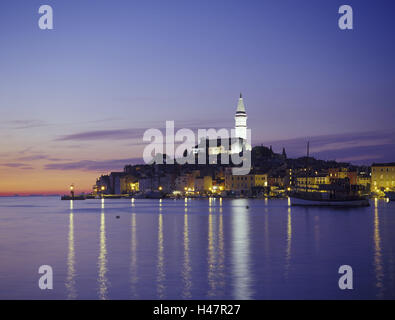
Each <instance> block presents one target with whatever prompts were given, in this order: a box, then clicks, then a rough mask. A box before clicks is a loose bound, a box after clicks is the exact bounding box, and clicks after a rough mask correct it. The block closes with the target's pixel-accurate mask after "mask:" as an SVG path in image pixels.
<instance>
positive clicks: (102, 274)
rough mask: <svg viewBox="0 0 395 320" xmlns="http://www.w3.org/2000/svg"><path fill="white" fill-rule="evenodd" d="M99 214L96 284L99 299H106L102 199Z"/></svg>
mask: <svg viewBox="0 0 395 320" xmlns="http://www.w3.org/2000/svg"><path fill="white" fill-rule="evenodd" d="M101 202H102V203H101V209H102V210H101V214H100V254H99V259H98V266H99V274H98V279H97V282H98V284H99V299H101V300H106V299H107V291H108V279H107V271H108V270H107V246H106V216H105V213H104V199H101Z"/></svg>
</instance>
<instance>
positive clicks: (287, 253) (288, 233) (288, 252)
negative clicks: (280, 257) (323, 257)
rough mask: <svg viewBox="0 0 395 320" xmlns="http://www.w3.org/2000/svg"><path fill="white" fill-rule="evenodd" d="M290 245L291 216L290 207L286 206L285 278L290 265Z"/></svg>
mask: <svg viewBox="0 0 395 320" xmlns="http://www.w3.org/2000/svg"><path fill="white" fill-rule="evenodd" d="M291 245H292V217H291V207H290V206H289V207H288V220H287V249H286V254H285V278H286V279H287V278H288V274H289V268H290V265H291Z"/></svg>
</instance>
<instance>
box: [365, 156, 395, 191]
mask: <svg viewBox="0 0 395 320" xmlns="http://www.w3.org/2000/svg"><path fill="white" fill-rule="evenodd" d="M371 186H372V189H373V190H372V191H389V190H395V162H393V163H374V164H373V165H372V185H371Z"/></svg>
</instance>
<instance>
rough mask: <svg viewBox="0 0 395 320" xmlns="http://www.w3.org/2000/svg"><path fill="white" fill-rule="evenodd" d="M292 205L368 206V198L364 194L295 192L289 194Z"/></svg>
mask: <svg viewBox="0 0 395 320" xmlns="http://www.w3.org/2000/svg"><path fill="white" fill-rule="evenodd" d="M290 199H291V205H292V206H320V207H368V206H369V205H370V204H369V200H368V198H367V197H365V196H354V195H347V194H343V195H338V196H330V195H329V194H328V193H322V192H295V193H292V194H291V195H290Z"/></svg>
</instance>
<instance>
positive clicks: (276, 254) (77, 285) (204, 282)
mask: <svg viewBox="0 0 395 320" xmlns="http://www.w3.org/2000/svg"><path fill="white" fill-rule="evenodd" d="M371 204H372V206H371V207H369V208H356V209H347V210H344V209H341V210H339V209H337V210H336V209H324V208H302V207H288V202H287V200H269V201H265V200H244V199H239V200H222V201H220V200H219V199H216V200H214V199H213V200H212V201H209V200H208V199H206V200H187V201H184V200H163V201H160V200H135V201H134V202H132V201H131V200H105V202H101V200H87V201H74V203H70V202H69V201H60V200H59V199H58V198H54V197H28V198H0V298H1V299H14V298H23V299H67V298H69V299H162V298H163V299H357V298H359V299H365V298H373V299H375V298H379V299H380V298H383V299H394V298H395V259H394V258H395V204H394V203H386V202H385V201H381V200H380V201H373V202H372V203H371ZM247 206H249V208H247ZM117 216H119V219H117ZM345 264H347V265H350V266H352V268H353V271H354V290H346V291H342V290H340V289H339V287H338V280H339V277H340V275H339V274H338V269H339V266H341V265H345ZM41 265H50V266H51V267H52V268H53V285H54V287H53V290H41V289H40V288H39V286H38V279H39V277H40V276H41V275H40V274H39V273H38V268H39V266H41Z"/></svg>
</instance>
